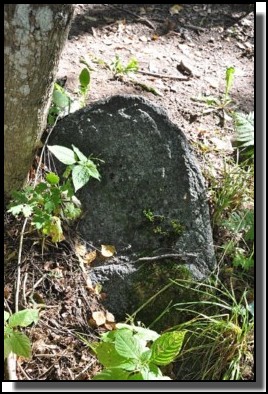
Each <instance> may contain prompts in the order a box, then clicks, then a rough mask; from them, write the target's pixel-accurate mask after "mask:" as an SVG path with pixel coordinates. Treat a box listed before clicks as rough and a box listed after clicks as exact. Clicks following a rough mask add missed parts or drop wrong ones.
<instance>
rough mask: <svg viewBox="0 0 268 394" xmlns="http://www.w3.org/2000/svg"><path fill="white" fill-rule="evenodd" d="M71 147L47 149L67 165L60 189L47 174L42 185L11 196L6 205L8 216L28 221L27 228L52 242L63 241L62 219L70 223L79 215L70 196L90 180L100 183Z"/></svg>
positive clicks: (87, 161) (55, 179)
mask: <svg viewBox="0 0 268 394" xmlns="http://www.w3.org/2000/svg"><path fill="white" fill-rule="evenodd" d="M72 147H73V149H72V150H71V149H68V148H65V147H63V146H59V145H54V146H48V149H49V150H50V151H51V153H53V154H54V155H55V156H56V157H57V159H58V160H59V161H61V162H62V163H63V164H66V165H67V168H66V170H65V172H64V174H63V177H64V178H65V179H66V181H65V182H63V184H62V185H60V178H59V176H58V175H56V174H55V173H53V172H50V173H48V174H47V175H46V177H45V182H40V183H39V184H38V185H36V186H34V187H33V186H27V187H25V188H24V190H22V191H16V192H13V200H12V201H11V203H10V204H9V209H8V212H11V213H12V214H13V215H14V216H18V215H19V214H22V215H23V216H24V217H26V218H29V217H30V218H31V224H32V225H33V226H34V227H35V228H36V229H37V230H38V231H41V232H42V234H43V235H44V236H49V237H51V239H52V242H60V241H62V240H63V239H64V236H63V230H62V219H64V220H74V219H77V218H78V217H79V216H80V215H81V203H80V201H79V200H78V199H77V198H76V197H75V195H74V193H75V192H76V191H77V190H79V189H80V188H81V187H83V186H84V185H85V184H86V183H87V182H88V181H89V180H90V178H91V177H92V178H95V179H98V180H100V174H99V171H98V169H97V167H96V165H95V163H94V162H93V161H92V160H91V159H90V158H87V157H86V156H85V155H84V154H83V153H82V152H81V151H80V150H79V149H78V148H76V147H75V146H74V145H72ZM70 175H71V179H70Z"/></svg>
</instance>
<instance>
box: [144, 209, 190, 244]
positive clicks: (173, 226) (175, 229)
mask: <svg viewBox="0 0 268 394" xmlns="http://www.w3.org/2000/svg"><path fill="white" fill-rule="evenodd" d="M143 214H144V216H145V217H146V219H147V220H148V221H149V222H150V226H151V228H152V231H153V233H154V234H158V235H162V236H165V237H169V238H173V237H177V236H180V235H182V233H183V231H184V230H185V227H184V226H183V225H182V224H181V223H180V222H179V221H178V220H177V219H170V218H168V217H165V216H163V215H156V214H154V213H153V212H152V211H151V210H150V209H144V210H143Z"/></svg>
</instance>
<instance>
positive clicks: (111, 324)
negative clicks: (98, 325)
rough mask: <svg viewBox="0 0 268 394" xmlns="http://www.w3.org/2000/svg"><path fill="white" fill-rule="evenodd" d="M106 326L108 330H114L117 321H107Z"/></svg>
mask: <svg viewBox="0 0 268 394" xmlns="http://www.w3.org/2000/svg"><path fill="white" fill-rule="evenodd" d="M104 327H105V328H106V330H108V331H112V330H114V329H115V323H105V324H104Z"/></svg>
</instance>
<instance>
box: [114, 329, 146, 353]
mask: <svg viewBox="0 0 268 394" xmlns="http://www.w3.org/2000/svg"><path fill="white" fill-rule="evenodd" d="M115 349H116V351H117V352H118V353H119V354H120V355H121V356H123V357H125V358H127V359H129V358H133V359H135V360H139V359H140V357H141V354H142V353H143V351H144V347H142V345H141V343H140V342H139V341H138V340H137V339H136V338H134V337H133V332H132V331H130V330H127V329H120V330H118V331H117V332H116V337H115Z"/></svg>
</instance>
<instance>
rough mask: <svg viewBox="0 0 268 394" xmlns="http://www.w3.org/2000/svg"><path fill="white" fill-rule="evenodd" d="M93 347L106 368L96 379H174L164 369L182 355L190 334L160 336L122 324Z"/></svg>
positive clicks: (181, 332) (182, 332) (178, 332)
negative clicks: (162, 370) (186, 338)
mask: <svg viewBox="0 0 268 394" xmlns="http://www.w3.org/2000/svg"><path fill="white" fill-rule="evenodd" d="M116 327H117V328H116V329H115V330H113V331H110V332H108V333H105V334H102V335H101V341H100V342H99V343H94V344H90V347H91V349H92V350H93V351H94V352H95V353H96V356H97V358H98V360H99V361H100V363H101V364H102V365H103V366H104V369H103V370H102V372H100V373H99V374H97V375H95V376H94V378H93V380H170V378H169V377H168V376H163V375H162V372H161V369H160V368H159V367H160V366H165V365H168V364H170V363H171V362H172V361H174V359H175V358H176V357H177V356H178V354H179V352H180V350H181V347H182V344H183V340H184V336H185V333H186V331H185V330H183V331H173V332H168V333H164V334H162V335H159V334H157V333H156V332H155V331H152V330H149V329H146V328H143V327H140V326H134V325H128V324H123V323H122V324H120V323H118V324H117V325H116Z"/></svg>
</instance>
